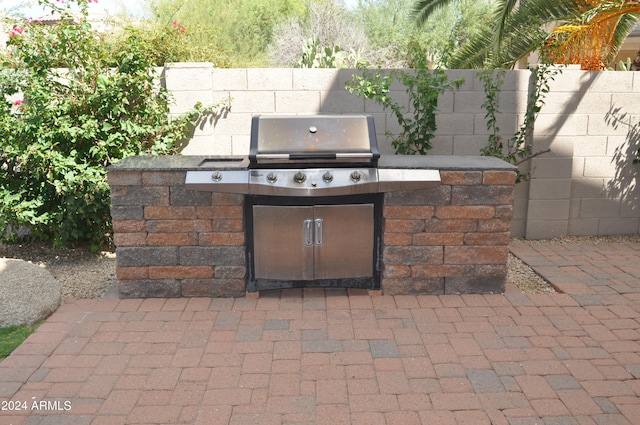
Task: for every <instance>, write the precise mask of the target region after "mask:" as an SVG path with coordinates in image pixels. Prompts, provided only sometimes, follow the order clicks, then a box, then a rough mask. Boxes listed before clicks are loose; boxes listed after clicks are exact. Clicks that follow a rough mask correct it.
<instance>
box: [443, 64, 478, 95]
mask: <svg viewBox="0 0 640 425" xmlns="http://www.w3.org/2000/svg"><path fill="white" fill-rule="evenodd" d="M445 73H446V74H447V77H448V78H449V81H454V80H458V79H463V80H464V82H463V83H462V86H460V89H459V91H472V90H473V89H474V84H475V81H474V80H475V76H476V71H474V70H470V69H447V70H446V71H445Z"/></svg>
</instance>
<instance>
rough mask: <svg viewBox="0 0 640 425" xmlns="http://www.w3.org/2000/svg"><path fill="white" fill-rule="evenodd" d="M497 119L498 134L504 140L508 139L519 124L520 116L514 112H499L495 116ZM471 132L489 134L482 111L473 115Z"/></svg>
mask: <svg viewBox="0 0 640 425" xmlns="http://www.w3.org/2000/svg"><path fill="white" fill-rule="evenodd" d="M497 120H498V128H499V129H500V134H501V135H502V137H503V138H504V139H505V140H508V139H510V138H511V137H512V136H513V135H514V134H515V132H516V131H517V130H518V127H519V126H520V116H519V115H516V114H500V115H498V116H497ZM491 131H493V130H491ZM473 134H480V135H487V136H488V135H489V130H488V129H487V119H486V118H485V117H484V113H479V114H474V115H473Z"/></svg>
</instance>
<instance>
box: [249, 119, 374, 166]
mask: <svg viewBox="0 0 640 425" xmlns="http://www.w3.org/2000/svg"><path fill="white" fill-rule="evenodd" d="M379 157H380V153H379V151H378V144H377V140H376V135H375V126H374V123H373V117H371V116H369V115H269V116H266V115H265V116H261V115H256V116H254V117H253V118H252V121H251V149H250V152H249V160H250V162H251V164H252V165H255V164H257V163H261V162H271V163H273V162H275V163H280V164H282V163H287V162H301V161H309V162H318V161H339V162H363V161H366V162H371V163H373V165H375V163H376V161H377V159H378V158H379Z"/></svg>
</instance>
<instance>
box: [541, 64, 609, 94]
mask: <svg viewBox="0 0 640 425" xmlns="http://www.w3.org/2000/svg"><path fill="white" fill-rule="evenodd" d="M600 74H604V73H602V72H597V73H596V72H590V71H580V70H572V69H564V70H562V73H561V74H558V75H556V76H555V77H554V79H553V80H552V81H550V84H549V91H550V93H554V94H555V93H560V92H571V93H580V92H586V91H587V90H588V88H589V86H591V85H592V84H594V81H595V80H596V79H597V78H598V77H599V76H600Z"/></svg>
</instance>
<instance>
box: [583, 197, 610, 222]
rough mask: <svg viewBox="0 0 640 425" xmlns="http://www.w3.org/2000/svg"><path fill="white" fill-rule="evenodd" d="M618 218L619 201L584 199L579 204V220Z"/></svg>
mask: <svg viewBox="0 0 640 425" xmlns="http://www.w3.org/2000/svg"><path fill="white" fill-rule="evenodd" d="M605 217H606V218H614V217H620V200H619V199H606V198H597V199H593V198H585V199H582V200H581V203H580V218H605Z"/></svg>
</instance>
